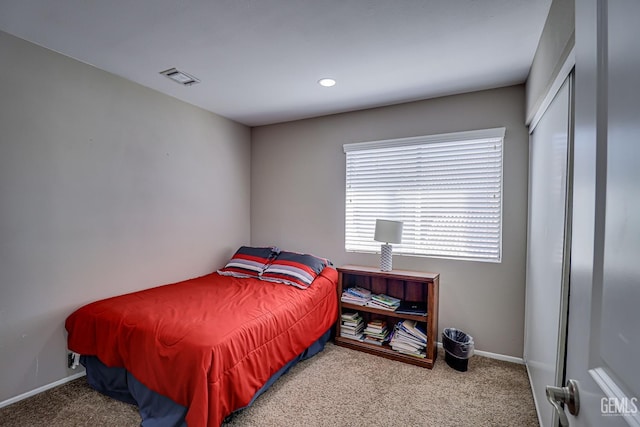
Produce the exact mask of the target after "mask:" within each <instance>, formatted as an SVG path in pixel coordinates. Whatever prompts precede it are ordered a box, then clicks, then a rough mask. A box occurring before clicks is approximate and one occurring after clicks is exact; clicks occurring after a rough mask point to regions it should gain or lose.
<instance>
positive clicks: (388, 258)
mask: <svg viewBox="0 0 640 427" xmlns="http://www.w3.org/2000/svg"><path fill="white" fill-rule="evenodd" d="M392 252H393V251H392V247H391V245H390V244H388V243H386V244H384V245H381V250H380V270H381V271H391V269H392V268H393V256H392Z"/></svg>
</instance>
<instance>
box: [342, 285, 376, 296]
mask: <svg viewBox="0 0 640 427" xmlns="http://www.w3.org/2000/svg"><path fill="white" fill-rule="evenodd" d="M345 292H346V293H348V294H351V295H355V296H357V297H360V298H366V299H369V298H371V291H370V290H369V289H365V288H361V287H359V286H354V287H351V288H347V289H345Z"/></svg>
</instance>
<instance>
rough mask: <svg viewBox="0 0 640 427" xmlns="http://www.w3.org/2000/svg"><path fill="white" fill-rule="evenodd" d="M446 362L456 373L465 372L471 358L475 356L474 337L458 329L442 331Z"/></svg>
mask: <svg viewBox="0 0 640 427" xmlns="http://www.w3.org/2000/svg"><path fill="white" fill-rule="evenodd" d="M442 347H444V360H445V361H446V362H447V365H449V366H451V367H452V368H453V369H455V370H456V371H460V372H465V371H466V370H467V368H468V364H469V358H470V357H471V356H473V337H472V336H471V335H468V334H465V333H464V332H462V331H460V330H458V329H456V328H446V329H445V330H444V331H442Z"/></svg>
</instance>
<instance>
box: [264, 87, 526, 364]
mask: <svg viewBox="0 0 640 427" xmlns="http://www.w3.org/2000/svg"><path fill="white" fill-rule="evenodd" d="M524 108H525V90H524V86H522V85H519V86H512V87H507V88H501V89H494V90H488V91H482V92H475V93H469V94H463V95H456V96H450V97H444V98H438V99H432V100H426V101H420V102H413V103H407V104H401V105H396V106H390V107H383V108H377V109H371V110H365V111H358V112H352V113H345V114H338V115H332V116H325V117H320V118H314V119H308V120H301V121H295V122H289V123H283V124H277V125H271V126H263V127H257V128H253V129H252V137H251V242H252V244H254V245H267V244H275V245H279V246H281V247H283V248H287V249H293V250H300V251H309V252H312V253H316V254H318V255H321V256H326V257H329V258H331V259H332V260H333V261H334V263H335V264H336V265H338V266H339V265H341V264H346V263H357V264H363V265H371V266H376V265H377V264H378V260H379V258H378V256H377V255H371V254H355V253H346V252H345V249H344V210H345V203H344V198H345V189H344V186H345V155H344V153H343V151H342V145H343V144H345V143H351V142H360V141H371V140H379V139H390V138H402V137H409V136H416V135H428V134H437V133H444V132H457V131H465V130H474V129H485V128H493V127H501V126H504V127H506V129H507V131H506V136H505V150H504V219H503V260H502V263H499V264H494V263H481V262H470V261H453V260H445V259H436V258H426V257H407V256H395V257H394V268H398V269H415V270H421V271H433V272H438V273H440V274H441V279H440V286H441V287H440V319H439V326H440V333H439V336H438V340H440V338H441V331H442V329H443V328H444V327H458V328H461V329H462V330H464V331H466V332H468V333H470V334H471V335H472V336H473V337H474V339H475V342H476V348H477V349H479V350H484V351H489V352H494V353H498V354H503V355H509V356H515V357H522V349H523V328H524V290H525V287H524V286H525V251H526V231H527V224H526V221H527V176H528V135H527V129H526V127H525V125H524Z"/></svg>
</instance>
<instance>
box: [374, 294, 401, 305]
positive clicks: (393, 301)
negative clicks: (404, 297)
mask: <svg viewBox="0 0 640 427" xmlns="http://www.w3.org/2000/svg"><path fill="white" fill-rule="evenodd" d="M371 299H372V300H374V301H376V302H377V303H379V304H383V305H386V306H387V307H397V306H398V305H399V304H400V299H399V298H394V297H391V296H389V295H385V294H377V295H372V296H371Z"/></svg>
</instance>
